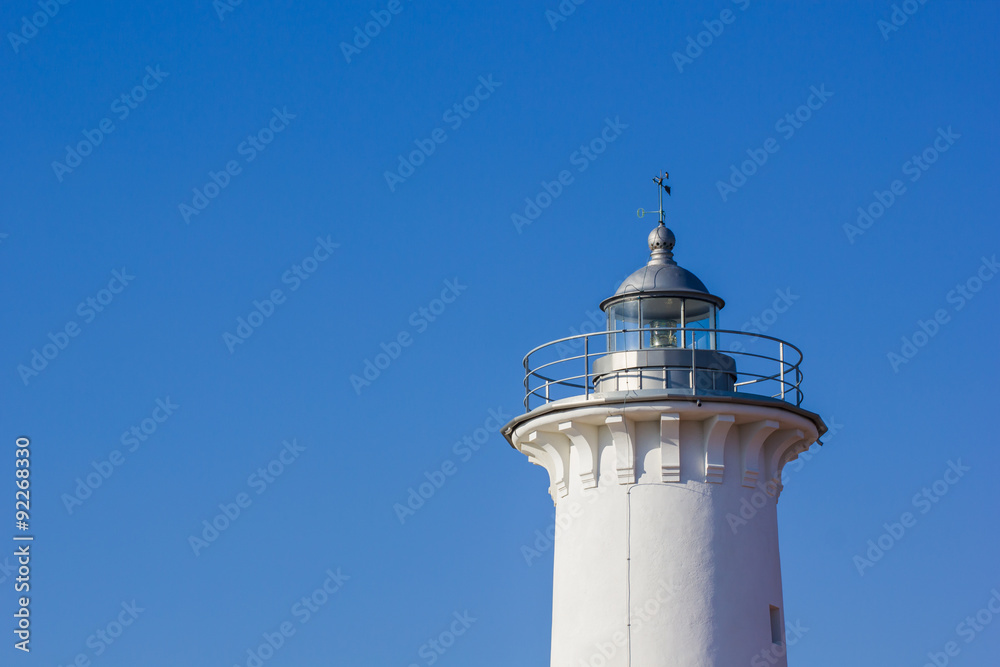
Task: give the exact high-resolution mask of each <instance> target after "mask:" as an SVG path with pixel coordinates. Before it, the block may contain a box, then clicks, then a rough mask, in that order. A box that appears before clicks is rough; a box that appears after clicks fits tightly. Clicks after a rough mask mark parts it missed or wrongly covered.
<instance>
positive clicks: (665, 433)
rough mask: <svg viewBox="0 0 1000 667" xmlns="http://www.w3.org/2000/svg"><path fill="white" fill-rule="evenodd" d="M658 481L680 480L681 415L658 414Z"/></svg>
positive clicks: (672, 413) (673, 413)
mask: <svg viewBox="0 0 1000 667" xmlns="http://www.w3.org/2000/svg"><path fill="white" fill-rule="evenodd" d="M660 481H662V482H679V481H681V416H680V415H679V414H677V413H675V412H671V413H667V414H663V415H660Z"/></svg>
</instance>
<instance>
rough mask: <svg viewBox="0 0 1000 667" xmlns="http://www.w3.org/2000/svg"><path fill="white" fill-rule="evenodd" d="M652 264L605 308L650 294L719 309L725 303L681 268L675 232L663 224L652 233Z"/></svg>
mask: <svg viewBox="0 0 1000 667" xmlns="http://www.w3.org/2000/svg"><path fill="white" fill-rule="evenodd" d="M648 240H649V250H650V256H649V262H647V263H646V265H645V266H643V267H642V268H640V269H638V270H636V271H635V272H634V273H632V275H630V276H629V277H628V278H626V279H625V281H624V282H623V283H622V284H621V285H620V286H619V287H618V289H617V290H616V291H615V294H614V296H612V297H610V298H608V299H605V300H604V301H603V302H602V303H601V308H602V309H603V308H605V307H606V306H607V305H609V304H610V303H611V302H613V301H619V300H621V298H622V297H625V296H631V295H639V294H649V295H651V296H652V295H654V294H656V295H660V296H671V295H673V296H682V297H683V296H687V297H695V298H702V299H705V300H706V301H711V302H712V303H715V304H716V305H717V306H718V307H719V308H722V307H723V306H724V305H725V301H723V300H722V299H721V298H719V297H717V296H715V295H714V294H712V293H710V292H709V291H708V288H707V287H705V283H703V282H701V280H700V279H699V278H698V276H696V275H694V274H693V273H691V272H690V271H688V270H687V269H685V268H683V267H680V266H678V265H677V262H675V261H674V253H673V252H672V251H673V249H674V244H675V242H676V239H675V237H674V233H673V232H672V231H670V229H668V228H667V227H666V226H664V224H663V223H662V222H661V223H660V224H659V225H658V226H657V227H656V228H655V229H654V230H653V231H652V232H650V233H649V239H648Z"/></svg>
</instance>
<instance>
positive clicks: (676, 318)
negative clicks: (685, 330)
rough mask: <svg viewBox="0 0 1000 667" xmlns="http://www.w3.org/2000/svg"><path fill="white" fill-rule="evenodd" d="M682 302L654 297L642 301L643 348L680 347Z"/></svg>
mask: <svg viewBox="0 0 1000 667" xmlns="http://www.w3.org/2000/svg"><path fill="white" fill-rule="evenodd" d="M680 327H681V300H680V299H675V298H670V297H654V298H649V299H643V300H642V329H643V331H642V346H643V348H652V349H658V348H667V347H679V346H680V345H679V343H680V342H681V340H680V331H678V329H680Z"/></svg>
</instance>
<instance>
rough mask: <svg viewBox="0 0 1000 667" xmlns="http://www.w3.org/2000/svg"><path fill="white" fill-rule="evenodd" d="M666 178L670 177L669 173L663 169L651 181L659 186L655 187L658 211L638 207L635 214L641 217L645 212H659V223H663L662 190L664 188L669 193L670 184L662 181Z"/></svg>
mask: <svg viewBox="0 0 1000 667" xmlns="http://www.w3.org/2000/svg"><path fill="white" fill-rule="evenodd" d="M668 178H670V174H668V173H667V172H666V171H664V172H663V173H661V174H660V175H659V176H654V177H653V182H654V183H656V184H657V185H658V186H660V187H659V188H657V190H658V191H659V193H660V210H659V211H647V210H645V209H642V208H640V209H639V210H638V211H636V215H638V216H639V217H640V218H641V217H643V216H645V215H646V214H647V213H659V214H660V224H661V225H662V224H663V214H664V210H663V191H664V190H666V191H667V194H668V195H669V194H670V186H669V185H667V184H666V183H664V181H665V180H667V179H668Z"/></svg>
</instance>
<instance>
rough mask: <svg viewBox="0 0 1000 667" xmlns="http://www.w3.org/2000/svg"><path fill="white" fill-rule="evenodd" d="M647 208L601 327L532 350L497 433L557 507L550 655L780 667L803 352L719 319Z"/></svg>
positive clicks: (574, 662)
mask: <svg viewBox="0 0 1000 667" xmlns="http://www.w3.org/2000/svg"><path fill="white" fill-rule="evenodd" d="M654 180H657V181H658V182H659V183H660V185H663V182H662V177H661V178H660V179H654ZM664 189H666V186H664ZM666 190H667V192H668V193H669V189H666ZM659 213H660V224H659V225H658V226H657V227H656V228H655V229H654V230H653V231H652V232H651V233H650V234H649V249H650V251H651V254H650V257H649V261H648V263H647V264H646V265H645V266H643V267H642V268H640V269H639V270H637V271H636V272H635V273H633V274H632V275H631V276H629V277H628V279H626V280H625V282H623V283H622V284H621V286H620V287H619V288H618V290H617V291H616V292H615V294H614V295H613V296H611V297H610V298H608V299H605V300H604V301H603V302H602V303H601V309H602V310H603V311H604V312H605V313H606V314H607V331H606V332H600V333H592V334H583V335H579V336H572V337H569V338H564V339H560V340H557V341H553V342H551V343H548V344H546V345H543V346H541V347H538V348H535V349H534V350H532V351H531V352H530V353H529V354H528V355H527V356H526V357H525V359H524V368H525V380H524V384H525V401H524V404H525V410H526V412H525V414H523V415H521V416H520V417H517V418H515V419H513V420H512V421H511V422H510V423H509V424H507V426H506V427H505V428H504V435H505V436H506V437H507V439H508V440H509V441H510V444H511V445H512V446H513V447H514V448H515V449H517V450H518V451H520V452H521V453H522V454H525V455H527V457H528V459H529V460H530V461H531V462H532V463H535V464H538V465H540V466H543V467H544V468H545V469H546V470H547V471H548V474H549V480H550V487H549V493H550V494H551V496H552V499H553V501H554V502H555V506H556V525H557V530H556V538H555V563H554V574H553V580H554V581H553V603H552V607H553V608H552V657H551V665H552V667H741V666H744V665H746V666H749V665H751V664H767V665H779V666H781V667H785V666H786V665H787V661H786V659H785V650H784V649H785V637H784V606H783V603H782V593H781V566H780V561H779V557H778V525H777V511H776V504H777V501H778V496H779V494H780V492H781V482H780V479H781V470H782V467H783V466H784V465H785V464H786V463H787V462H788V461H790V460H793V459H794V458H795V457H796V456H797V455H798V454H799V453H800V452H802V451H804V450H805V449H807V448H808V447H809V445H810V444H811V443H813V442H815V441H816V440H817V439H818V438H819V437H820V436H821V435H822V434H823V433H824V432H825V431H826V425H825V424H824V423H823V420H822V419H820V417H819V416H818V415H816V414H815V413H812V412H809V411H808V410H805V409H803V408H802V407H800V404H801V402H802V392H801V389H800V386H801V382H802V373H801V371H800V364H801V360H802V355H801V353H800V351H799V350H798V348H796V347H795V346H793V345H791V344H789V343H786V342H783V341H780V340H778V339H776V338H772V337H770V336H763V335H754V334H748V333H744V332H741V331H730V330H726V329H723V328H721V327H720V325H719V321H718V317H719V311H720V310H722V308H723V306H724V305H725V304H724V302H723V300H722V299H721V298H720V297H718V296H715V295H713V294H711V293H710V292H709V291H708V289H707V288H706V287H705V285H704V284H703V283H702V282H701V280H699V279H698V278H697V277H696V276H695V275H694V274H692V273H691V272H690V271H687V270H685V269H683V268H681V267H680V266H678V265H677V263H676V262H675V261H674V259H673V248H674V234H673V232H671V231H670V230H669V229H668V228H667V227H666V226H665V225H664V222H663V207H662V191H661V207H660V211H659ZM755 656H762V658H761V659H762V660H763V662H762V663H761V662H759V660H758V661H755V660H754V658H755Z"/></svg>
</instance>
